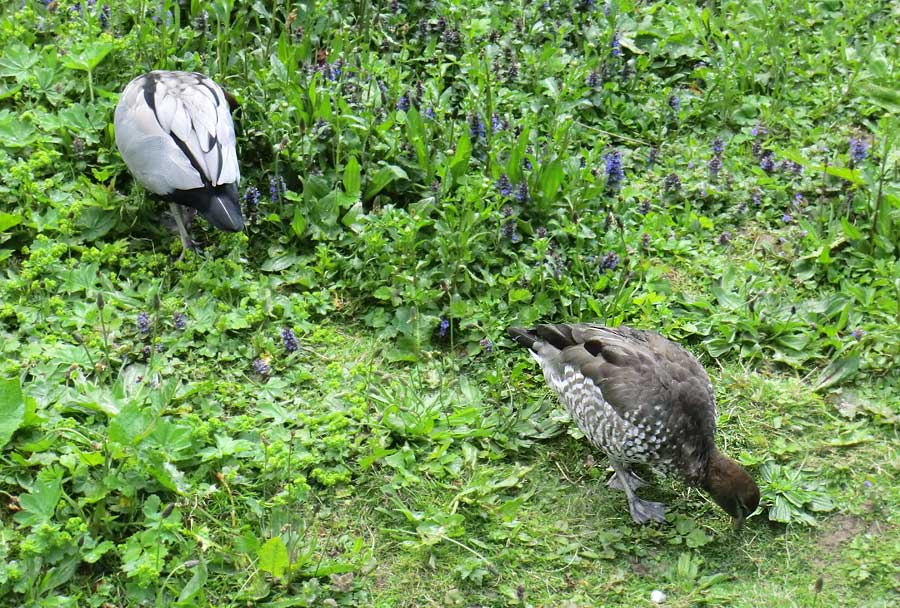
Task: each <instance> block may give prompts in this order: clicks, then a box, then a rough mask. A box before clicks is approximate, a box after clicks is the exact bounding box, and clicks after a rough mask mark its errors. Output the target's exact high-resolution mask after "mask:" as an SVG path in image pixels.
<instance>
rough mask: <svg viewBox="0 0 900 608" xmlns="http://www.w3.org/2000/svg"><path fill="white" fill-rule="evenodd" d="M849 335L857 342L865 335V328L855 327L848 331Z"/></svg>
mask: <svg viewBox="0 0 900 608" xmlns="http://www.w3.org/2000/svg"><path fill="white" fill-rule="evenodd" d="M850 335H851V336H852V337H853V339H854V340H856V341H857V342H859V341H860V340H862V339H863V336H865V335H866V332H865V330H863V329H860V328H858V327H857V328H856V329H854V330H853V331H851V332H850Z"/></svg>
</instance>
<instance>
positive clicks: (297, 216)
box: [291, 204, 306, 237]
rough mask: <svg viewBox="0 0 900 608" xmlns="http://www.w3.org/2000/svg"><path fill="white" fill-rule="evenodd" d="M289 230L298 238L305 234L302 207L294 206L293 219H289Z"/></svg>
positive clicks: (304, 217) (304, 218)
mask: <svg viewBox="0 0 900 608" xmlns="http://www.w3.org/2000/svg"><path fill="white" fill-rule="evenodd" d="M291 230H293V231H294V234H295V235H297V236H299V237H302V236H304V235H305V234H306V214H304V213H303V207H302V206H301V205H299V204H298V205H294V217H293V218H292V219H291Z"/></svg>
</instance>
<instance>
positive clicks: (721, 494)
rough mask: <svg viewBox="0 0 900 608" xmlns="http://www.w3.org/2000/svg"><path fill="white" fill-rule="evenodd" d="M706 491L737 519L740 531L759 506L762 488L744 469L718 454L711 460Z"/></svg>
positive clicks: (705, 486)
mask: <svg viewBox="0 0 900 608" xmlns="http://www.w3.org/2000/svg"><path fill="white" fill-rule="evenodd" d="M703 489H704V490H706V491H707V492H709V495H710V496H711V497H712V499H713V500H714V501H716V504H717V505H719V506H720V507H722V508H723V509H724V510H725V512H726V513H728V514H729V515H731V516H732V517H733V518H734V526H735V528H740V527H741V526H742V525H743V523H744V520H745V519H746V518H747V516H748V515H750V514H751V513H753V512H754V511H756V507H758V506H759V488H758V487H757V486H756V482H755V481H753V478H752V477H750V475H749V474H748V473H747V471H745V470H744V468H743V467H741V465H739V464H738V463H736V462H735V461H733V460H731V459H730V458H728V457H726V456H725V455H723V454H722V453H721V452H719V451H718V450H715V451H714V452H713V454H712V456H711V457H710V459H709V467H708V469H707V472H706V480H705V481H704V483H703Z"/></svg>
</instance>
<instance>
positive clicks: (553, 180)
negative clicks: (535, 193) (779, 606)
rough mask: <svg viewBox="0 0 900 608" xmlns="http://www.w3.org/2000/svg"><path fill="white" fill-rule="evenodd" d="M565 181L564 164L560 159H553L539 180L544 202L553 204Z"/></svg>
mask: <svg viewBox="0 0 900 608" xmlns="http://www.w3.org/2000/svg"><path fill="white" fill-rule="evenodd" d="M564 179H565V173H564V172H563V166H562V162H560V161H559V159H553V160H552V161H550V162H549V163H547V165H545V167H544V169H543V170H542V171H541V176H540V180H539V187H540V189H541V196H542V197H543V200H544V202H551V201H552V200H554V199H555V198H556V193H557V192H559V187H560V186H561V185H562V183H563V180H564Z"/></svg>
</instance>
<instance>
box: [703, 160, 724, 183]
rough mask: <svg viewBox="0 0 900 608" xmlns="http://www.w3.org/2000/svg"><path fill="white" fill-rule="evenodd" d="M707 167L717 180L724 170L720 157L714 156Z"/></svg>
mask: <svg viewBox="0 0 900 608" xmlns="http://www.w3.org/2000/svg"><path fill="white" fill-rule="evenodd" d="M706 166H707V167H709V174H710V175H711V176H712V178H713V179H715V178H717V177H719V171H721V170H722V159H721V158H720V157H718V156H713V157H712V158H711V159H709V163H707V165H706Z"/></svg>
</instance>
